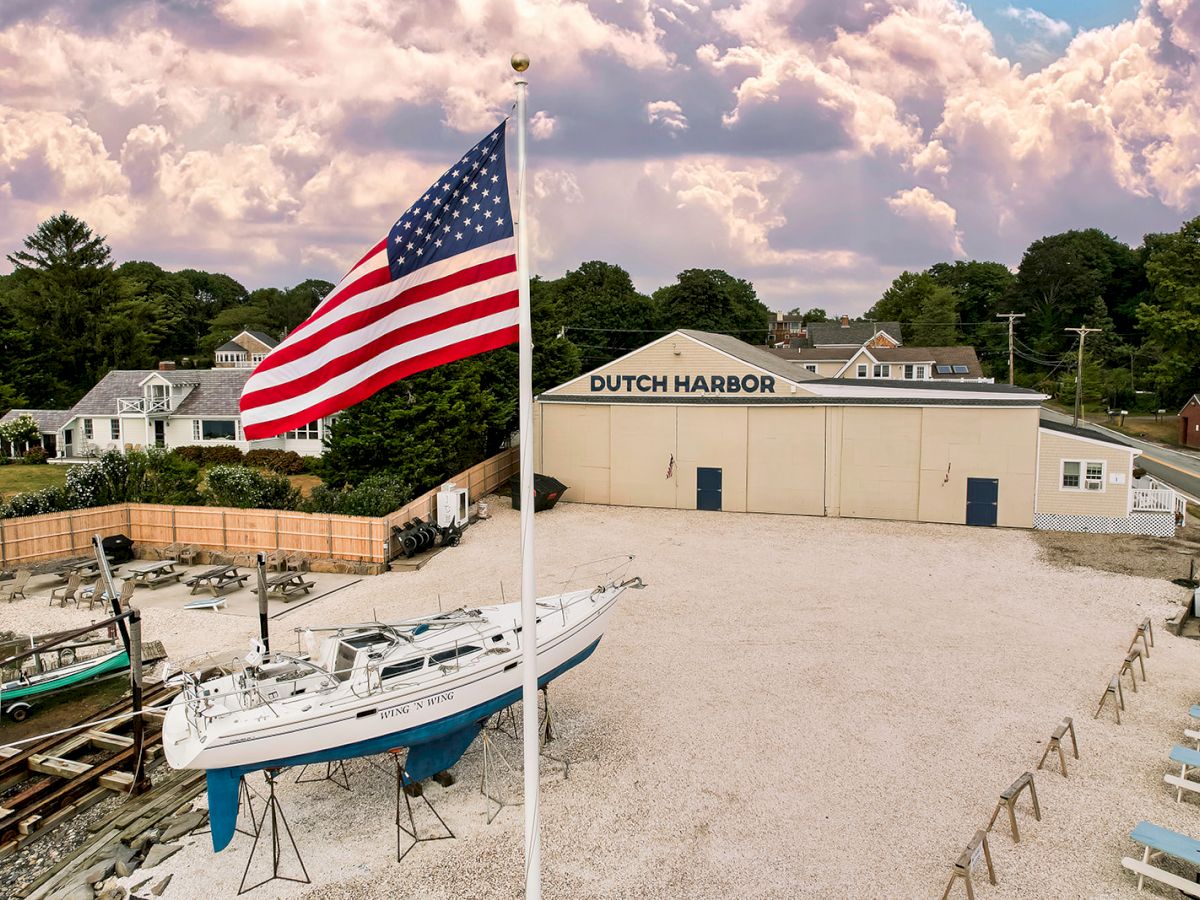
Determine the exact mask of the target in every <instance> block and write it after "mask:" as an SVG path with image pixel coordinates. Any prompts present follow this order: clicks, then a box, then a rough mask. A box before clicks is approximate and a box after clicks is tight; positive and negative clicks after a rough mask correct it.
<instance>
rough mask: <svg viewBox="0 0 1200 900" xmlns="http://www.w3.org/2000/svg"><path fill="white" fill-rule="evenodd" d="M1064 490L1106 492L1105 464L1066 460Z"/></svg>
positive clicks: (1063, 470)
mask: <svg viewBox="0 0 1200 900" xmlns="http://www.w3.org/2000/svg"><path fill="white" fill-rule="evenodd" d="M1062 489H1063V490H1064V491H1102V490H1104V463H1103V462H1097V461H1095V460H1080V459H1064V460H1063V464H1062Z"/></svg>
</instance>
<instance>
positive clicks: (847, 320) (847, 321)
mask: <svg viewBox="0 0 1200 900" xmlns="http://www.w3.org/2000/svg"><path fill="white" fill-rule="evenodd" d="M842 327H843V328H849V327H850V317H849V316H842Z"/></svg>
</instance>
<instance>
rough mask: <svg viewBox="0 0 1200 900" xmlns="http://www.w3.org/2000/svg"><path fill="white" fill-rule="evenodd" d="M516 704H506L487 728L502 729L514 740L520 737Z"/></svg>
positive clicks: (490, 729) (493, 717) (492, 729)
mask: <svg viewBox="0 0 1200 900" xmlns="http://www.w3.org/2000/svg"><path fill="white" fill-rule="evenodd" d="M514 706H515V704H514ZM514 706H506V707H504V709H502V710H500V712H498V713H496V714H495V715H494V716H492V718H491V719H490V720H489V721H488V724H487V728H486V730H489V731H501V732H503V733H504V734H507V735H508V736H509V737H510V738H512V739H513V740H514V741H515V740H517V739H518V738H520V735H519V734H518V733H517V714H516V712H515V709H514Z"/></svg>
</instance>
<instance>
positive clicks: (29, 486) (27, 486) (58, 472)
mask: <svg viewBox="0 0 1200 900" xmlns="http://www.w3.org/2000/svg"><path fill="white" fill-rule="evenodd" d="M69 468H70V466H51V465H39V466H25V465H7V466H0V499H3V498H5V497H9V496H12V495H13V494H19V493H21V492H22V491H37V490H41V489H42V488H44V487H49V486H50V485H52V484H64V483H65V482H66V480H67V470H68V469H69Z"/></svg>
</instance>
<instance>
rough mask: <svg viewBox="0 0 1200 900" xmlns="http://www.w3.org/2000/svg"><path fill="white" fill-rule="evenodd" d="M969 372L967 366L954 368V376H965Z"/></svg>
mask: <svg viewBox="0 0 1200 900" xmlns="http://www.w3.org/2000/svg"><path fill="white" fill-rule="evenodd" d="M970 371H971V370H970V369H969V368H968V367H967V366H955V367H954V374H955V375H966V374H967V373H968V372H970Z"/></svg>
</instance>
